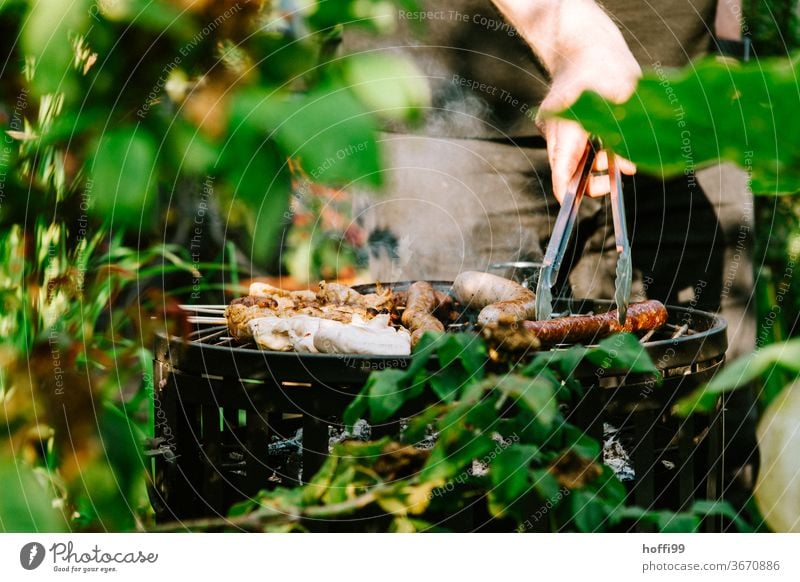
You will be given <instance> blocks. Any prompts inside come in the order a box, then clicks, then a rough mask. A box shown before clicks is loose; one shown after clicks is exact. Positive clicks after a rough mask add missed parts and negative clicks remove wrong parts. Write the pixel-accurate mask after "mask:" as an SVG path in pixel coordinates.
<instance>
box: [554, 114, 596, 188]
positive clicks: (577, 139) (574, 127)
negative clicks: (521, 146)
mask: <svg viewBox="0 0 800 582" xmlns="http://www.w3.org/2000/svg"><path fill="white" fill-rule="evenodd" d="M545 134H546V135H545V137H546V138H547V154H548V157H549V159H550V168H551V170H552V176H553V194H555V197H556V199H557V200H558V202H559V203H560V202H561V201H562V200H563V199H564V194H565V193H566V191H567V187H568V186H569V182H570V180H571V179H572V176H573V175H574V174H575V172H576V171H577V169H578V164H579V163H580V161H581V157H583V152H584V151H585V150H586V142H587V140H588V139H589V135H588V134H587V133H586V132H585V131H584V130H583V128H582V127H581V126H580V125H578V124H577V123H576V122H574V121H566V120H561V119H554V120H550V121H548V123H547V126H546V131H545Z"/></svg>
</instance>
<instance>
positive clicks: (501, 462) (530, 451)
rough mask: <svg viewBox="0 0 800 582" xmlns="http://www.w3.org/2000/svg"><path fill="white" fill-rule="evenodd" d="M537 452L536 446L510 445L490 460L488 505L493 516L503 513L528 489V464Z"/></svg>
mask: <svg viewBox="0 0 800 582" xmlns="http://www.w3.org/2000/svg"><path fill="white" fill-rule="evenodd" d="M537 452H538V448H537V447H531V446H526V445H511V446H509V447H508V448H506V449H504V450H503V451H502V452H501V453H500V454H499V455H497V457H496V458H495V459H494V461H492V463H491V465H490V466H489V474H490V475H491V478H492V489H491V490H490V491H489V507H490V508H491V511H492V513H493V514H494V515H495V516H501V515H503V514H504V513H505V512H506V510H507V509H508V507H509V506H510V505H512V504H513V503H514V502H516V501H517V499H519V498H520V497H521V496H522V495H523V494H525V493H526V492H527V491H528V490H529V488H530V481H529V471H528V465H529V464H530V461H531V458H532V457H533V456H534V455H535V454H536V453H537Z"/></svg>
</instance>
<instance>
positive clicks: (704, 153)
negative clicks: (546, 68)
mask: <svg viewBox="0 0 800 582" xmlns="http://www.w3.org/2000/svg"><path fill="white" fill-rule="evenodd" d="M798 73H800V60H798V59H792V60H788V59H775V60H767V59H756V60H753V61H751V62H749V63H738V62H736V63H734V62H732V61H731V60H730V59H725V60H720V59H717V58H708V59H705V60H701V61H698V62H696V63H694V64H693V65H692V66H691V67H686V68H685V69H681V70H666V69H656V70H653V71H649V72H647V73H646V74H645V76H644V77H643V78H642V79H641V80H640V81H639V85H638V88H637V90H636V93H635V94H634V95H633V96H632V97H631V98H630V99H629V100H628V101H627V102H626V103H624V104H623V105H617V104H613V103H609V102H608V101H606V100H605V99H603V98H601V97H600V96H598V95H597V94H595V93H591V92H588V93H584V94H583V95H582V96H581V97H580V98H579V99H578V101H577V102H576V103H575V104H574V105H573V106H572V107H570V108H569V109H568V110H566V111H564V112H562V113H561V114H560V115H562V116H563V117H566V118H568V119H575V120H577V121H580V122H581V123H582V124H583V126H584V127H585V128H586V130H587V131H589V132H590V133H592V134H595V135H598V136H600V137H601V138H602V139H603V143H604V144H605V145H607V146H609V147H610V148H611V149H613V150H614V151H616V152H617V153H619V154H620V155H622V156H623V157H625V158H628V159H630V160H632V161H633V162H635V163H636V164H637V166H638V167H639V169H640V170H642V171H646V172H651V173H656V174H664V175H667V176H675V175H679V174H686V175H687V176H692V175H693V174H694V170H695V169H696V168H698V167H700V166H702V165H707V164H710V163H713V162H716V161H717V160H727V161H731V162H734V163H736V164H738V165H739V166H741V167H743V168H746V169H748V171H749V172H752V174H751V177H752V189H753V191H754V192H756V193H765V194H779V193H791V192H796V191H798V190H800V170H799V169H798V168H800V142H799V141H798V140H797V139H795V138H796V136H797V135H798V132H800V119H798V117H797V116H796V115H795V111H796V110H797V77H798Z"/></svg>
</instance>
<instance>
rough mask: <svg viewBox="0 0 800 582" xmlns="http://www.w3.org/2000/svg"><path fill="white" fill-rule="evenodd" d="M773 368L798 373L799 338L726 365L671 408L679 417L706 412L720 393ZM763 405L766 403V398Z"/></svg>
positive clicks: (763, 374)
mask: <svg viewBox="0 0 800 582" xmlns="http://www.w3.org/2000/svg"><path fill="white" fill-rule="evenodd" d="M776 369H781V370H786V371H788V372H791V373H793V374H797V373H800V339H793V340H789V341H787V342H783V343H779V344H772V345H769V346H766V347H764V348H761V349H759V350H758V351H756V352H753V353H752V354H749V355H746V356H743V357H741V358H739V359H738V360H736V361H735V362H733V363H731V364H727V365H726V366H725V367H724V368H723V369H722V370H721V371H719V372H718V373H717V374H716V376H714V378H713V379H712V380H711V382H709V383H708V384H706V385H705V386H702V387H700V388H698V389H697V390H695V391H694V392H692V393H691V394H689V395H688V396H686V397H685V398H682V399H681V400H679V401H678V403H677V404H675V406H674V408H673V410H674V412H675V413H676V414H679V415H681V416H688V415H690V414H693V413H695V412H708V411H709V410H712V409H713V408H714V406H716V403H717V399H718V398H719V397H720V396H721V395H722V394H725V393H727V392H731V391H733V390H738V389H740V388H745V387H747V386H748V384H750V383H751V382H753V381H754V380H756V379H758V378H762V377H764V376H766V375H768V374H770V373H772V372H773V371H774V370H776ZM762 397H763V395H762ZM762 402H763V401H762ZM763 404H764V405H769V401H766V402H763Z"/></svg>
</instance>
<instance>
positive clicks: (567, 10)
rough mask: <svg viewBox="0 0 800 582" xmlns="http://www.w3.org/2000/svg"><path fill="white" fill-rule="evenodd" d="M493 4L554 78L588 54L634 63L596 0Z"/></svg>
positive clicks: (496, 0)
mask: <svg viewBox="0 0 800 582" xmlns="http://www.w3.org/2000/svg"><path fill="white" fill-rule="evenodd" d="M492 1H493V2H494V4H495V5H496V6H497V8H498V9H499V10H500V12H502V13H503V15H504V16H505V18H506V19H507V20H508V21H509V22H510V23H511V24H512V25H513V26H514V28H516V29H517V31H518V32H519V33H520V35H521V36H522V38H523V39H525V41H526V42H527V43H528V44H529V45H530V47H531V48H532V49H533V51H534V53H536V55H537V57H538V58H539V60H540V61H541V62H542V64H543V65H544V66H545V68H546V69H547V70H548V72H549V73H550V74H551V75H553V76H555V75H557V74H559V73H561V72H563V71H565V70H568V69H569V68H571V67H572V66H573V65H574V64H575V63H578V62H584V61H585V60H586V55H587V54H592V53H597V54H602V53H611V54H616V55H620V54H622V55H627V56H626V57H625V58H629V59H630V60H632V59H633V57H632V56H630V51H629V50H628V47H627V44H626V43H625V39H624V38H623V37H622V33H621V32H620V31H619V29H618V28H617V27H616V25H614V23H613V22H612V21H611V18H609V16H608V15H607V14H606V13H605V12H604V11H603V9H602V8H600V6H598V5H597V3H596V2H595V1H594V0H492ZM629 65H634V63H629Z"/></svg>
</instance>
